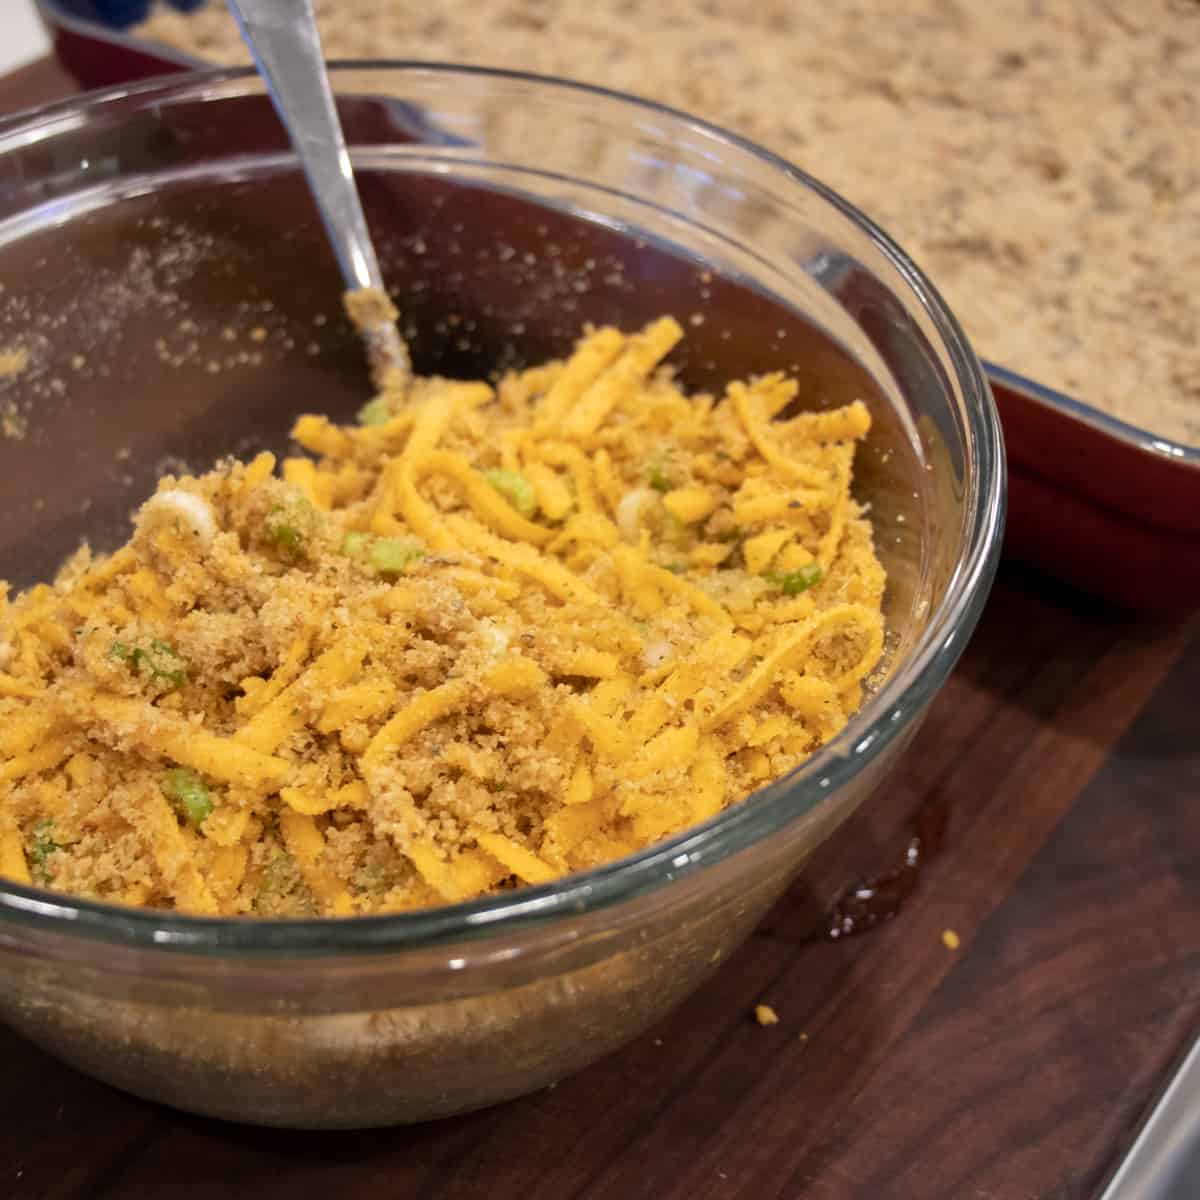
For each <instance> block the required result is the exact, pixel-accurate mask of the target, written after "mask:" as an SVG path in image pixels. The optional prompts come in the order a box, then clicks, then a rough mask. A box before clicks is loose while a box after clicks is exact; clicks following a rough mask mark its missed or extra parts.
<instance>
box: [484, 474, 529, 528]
mask: <svg viewBox="0 0 1200 1200" xmlns="http://www.w3.org/2000/svg"><path fill="white" fill-rule="evenodd" d="M483 477H484V479H486V480H487V481H488V483H490V484H491V485H492V487H494V488H495V489H496V491H498V492H499V493H500V495H502V496H503V497H504V498H505V500H507V501H508V502H509V504H511V505H512V506H513V508H515V509H516V510H517V512H519V513H520V514H521V516H523V517H532V516H533V514H534V513H535V512H537V496H536V495H535V494H534V490H533V484H531V483H530V482H529V480H528V479H526V478H525V476H524V475H522V474H521V473H520V472H518V471H500V470H496V471H484V473H483Z"/></svg>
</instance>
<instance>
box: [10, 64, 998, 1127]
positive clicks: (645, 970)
mask: <svg viewBox="0 0 1200 1200" xmlns="http://www.w3.org/2000/svg"><path fill="white" fill-rule="evenodd" d="M335 87H336V89H337V91H338V94H339V98H340V99H339V102H340V105H341V109H342V115H343V119H344V121H345V124H346V128H347V132H348V136H349V140H350V142H351V144H352V146H353V148H354V149H353V156H354V160H355V164H356V167H357V170H358V172H359V177H360V180H361V190H362V193H363V198H364V203H365V207H366V210H367V213H368V216H369V219H370V221H371V224H372V227H373V229H374V231H375V233H376V236H377V239H378V243H379V247H380V250H381V257H382V260H383V263H384V273H385V276H386V277H387V279H388V280H389V282H390V284H391V285H392V287H393V288H394V290H395V293H396V295H397V297H398V299H399V301H400V306H401V308H402V310H403V312H404V318H405V322H406V325H407V329H406V332H407V334H408V336H409V337H410V339H411V341H412V344H413V348H414V351H415V359H416V365H417V367H418V369H419V370H421V371H423V372H432V371H437V372H440V373H443V374H448V375H454V376H475V377H478V376H479V375H481V374H486V373H487V372H490V371H495V370H497V369H502V368H503V367H505V366H508V365H517V364H520V363H524V362H527V361H532V360H537V359H540V358H544V357H546V356H549V355H557V354H561V353H563V352H564V351H565V350H566V349H567V348H568V347H569V346H570V344H571V342H572V340H573V339H574V338H575V337H576V336H577V335H578V333H579V331H580V328H581V326H582V325H583V324H584V323H585V322H589V321H590V322H594V323H601V322H615V323H619V324H620V325H622V326H623V327H625V328H631V327H634V326H637V325H638V324H640V323H642V322H644V321H646V320H648V319H649V318H651V317H653V316H656V315H659V314H661V313H667V312H669V313H673V314H675V315H677V316H678V317H679V318H680V319H681V320H682V321H683V323H684V325H685V328H686V329H687V331H688V339H687V342H686V345H685V346H684V347H683V348H682V350H681V351H680V352H678V353H677V354H676V355H675V357H674V360H673V361H675V362H676V363H677V365H678V367H679V370H680V373H681V375H682V377H683V379H684V381H685V382H686V383H687V384H689V385H691V386H696V387H706V386H717V385H719V383H720V382H721V381H723V380H725V379H728V378H730V377H732V376H737V375H745V374H747V373H756V372H761V371H766V370H772V369H776V368H783V369H787V370H791V371H793V372H794V373H795V374H796V375H798V376H799V378H800V381H801V384H802V389H803V395H804V396H805V398H806V403H807V404H809V405H811V406H816V407H819V406H824V405H835V404H839V403H843V402H845V401H847V400H849V399H852V398H854V397H862V398H863V399H865V400H866V401H867V402H868V403H869V404H870V406H871V408H872V409H873V412H874V416H875V426H874V430H873V432H872V434H871V438H870V440H869V442H868V444H867V446H866V448H865V450H864V451H863V453H862V454H861V456H860V464H859V468H858V476H857V481H856V489H857V491H858V493H859V495H860V497H861V498H863V499H865V500H869V501H870V503H871V506H872V514H873V519H874V521H875V525H876V531H877V539H878V544H879V549H880V553H881V556H882V558H883V560H884V563H885V566H886V567H887V569H888V572H889V576H890V584H889V590H888V596H887V602H886V604H887V619H888V623H889V630H890V633H889V643H888V651H887V655H886V659H885V664H884V666H883V668H882V670H881V671H880V672H879V675H878V678H877V680H876V681H875V685H874V687H873V689H872V694H871V696H870V698H869V700H868V702H867V704H866V705H865V707H864V708H863V710H862V711H861V713H860V714H859V715H858V716H856V717H855V719H854V720H853V721H852V722H851V723H850V725H849V726H848V727H847V729H846V730H845V731H844V733H843V734H842V735H841V736H840V737H839V738H838V739H837V740H836V741H835V742H833V743H832V744H831V745H829V746H828V747H826V748H825V749H823V750H822V751H821V752H820V753H819V754H817V755H815V756H814V757H813V758H812V759H811V760H810V761H808V762H807V763H806V764H804V766H803V767H802V768H800V769H799V770H797V771H795V772H794V773H792V774H791V775H789V776H787V777H786V778H784V779H781V780H778V781H777V782H775V783H773V784H771V785H770V786H768V787H766V788H764V789H762V790H761V791H760V792H758V793H756V794H755V795H754V796H753V797H751V798H750V799H748V800H747V801H746V802H745V803H744V804H741V805H739V806H737V807H735V808H733V809H731V810H729V811H727V812H724V813H722V814H721V815H719V816H718V817H716V818H714V819H713V820H711V821H709V822H708V823H707V824H705V825H702V826H700V827H698V828H695V829H693V830H691V831H689V832H687V833H685V834H683V835H680V836H678V837H675V838H672V839H671V840H670V841H667V842H663V843H662V844H659V845H655V846H653V847H651V848H650V849H648V850H646V851H644V852H642V853H640V854H637V855H634V856H632V857H630V858H626V859H623V860H621V861H619V862H614V863H612V864H611V865H609V866H606V867H603V868H601V869H599V870H595V871H591V872H588V873H586V874H579V875H574V876H571V877H568V878H565V879H563V880H560V881H558V882H556V883H554V884H552V885H547V886H542V887H531V888H526V889H524V890H521V891H516V892H510V893H506V894H505V895H503V896H493V897H488V898H486V899H482V900H478V901H475V902H472V903H469V904H462V905H456V906H452V907H445V908H439V909H433V910H429V911H423V912H414V913H406V914H402V915H397V916H389V917H363V918H354V919H349V920H344V921H335V920H307V921H269V922H268V921H258V920H240V919H238V920H234V919H201V918H195V917H186V916H178V915H173V914H169V913H163V912H158V911H150V910H138V909H120V908H114V907H109V906H106V905H103V904H97V903H91V902H88V901H84V900H76V899H72V898H70V897H67V896H64V895H60V894H55V893H51V892H47V891H43V890H40V889H37V888H29V887H21V886H18V885H15V884H6V885H4V886H3V887H0V1014H2V1015H3V1016H4V1017H5V1018H6V1019H7V1020H8V1021H9V1022H11V1024H12V1025H13V1026H14V1027H16V1028H17V1029H19V1030H21V1031H22V1032H24V1033H25V1034H27V1035H28V1036H29V1037H30V1038H32V1039H33V1040H34V1041H36V1042H38V1043H39V1044H40V1045H42V1046H44V1047H45V1048H46V1049H48V1050H49V1051H51V1052H52V1053H54V1054H57V1055H59V1056H60V1057H62V1058H64V1059H66V1060H67V1061H69V1062H71V1063H73V1064H75V1065H76V1066H78V1067H79V1068H80V1069H81V1070H84V1071H87V1072H89V1073H91V1074H93V1075H96V1076H98V1077H100V1078H101V1079H104V1080H107V1081H109V1082H110V1083H113V1084H115V1085H117V1086H118V1087H122V1088H125V1089H128V1090H129V1091H131V1092H135V1093H138V1094H139V1095H142V1096H146V1097H149V1098H152V1099H155V1100H159V1101H163V1102H165V1103H168V1104H172V1105H175V1106H177V1107H180V1108H184V1109H189V1110H192V1111H194V1112H199V1113H206V1114H211V1115H215V1116H220V1117H226V1118H231V1119H234V1120H240V1121H249V1122H258V1123H262V1124H270V1125H282V1126H299V1127H352V1126H366V1125H372V1124H385V1123H391V1122H401V1121H414V1120H420V1119H423V1118H428V1117H435V1116H442V1115H446V1114H449V1113H455V1112H461V1111H464V1110H467V1109H471V1108H475V1107H480V1106H483V1105H487V1104H491V1103H495V1102H496V1101H499V1100H503V1099H505V1098H508V1097H512V1096H516V1095H519V1094H520V1093H523V1092H527V1091H529V1090H531V1089H533V1088H537V1087H539V1086H541V1085H544V1084H548V1083H550V1082H552V1081H554V1080H555V1079H558V1078H560V1077H562V1076H564V1075H566V1074H567V1073H569V1072H571V1071H574V1070H577V1069H578V1068H580V1067H582V1066H583V1065H585V1064H586V1063H588V1062H590V1061H592V1060H594V1059H596V1058H598V1057H599V1056H601V1055H603V1054H605V1053H607V1052H609V1051H611V1050H613V1049H615V1048H616V1047H618V1046H620V1045H621V1044H622V1043H624V1042H626V1041H628V1040H629V1039H630V1038H632V1037H634V1036H635V1035H636V1034H638V1033H639V1032H640V1031H641V1030H643V1029H645V1028H646V1027H647V1026H648V1025H650V1024H651V1023H652V1022H653V1021H655V1020H656V1019H658V1018H659V1017H660V1016H662V1015H663V1014H664V1013H665V1012H666V1011H667V1010H668V1009H670V1008H671V1007H672V1006H673V1005H674V1004H676V1003H677V1002H678V1001H679V1000H680V999H681V998H682V997H683V996H685V995H686V994H687V993H688V992H690V991H691V990H692V989H694V988H695V987H697V986H698V985H699V984H700V983H701V982H702V981H703V979H704V978H705V977H706V976H707V975H708V974H709V973H710V972H712V971H714V970H715V969H716V968H717V967H718V965H719V964H720V963H721V962H722V960H723V959H725V958H726V957H727V956H728V955H729V954H730V953H731V951H732V950H733V949H734V948H735V947H736V946H737V945H738V943H739V942H740V941H741V940H742V939H743V938H745V937H746V935H747V934H748V933H749V932H750V930H751V929H752V928H753V927H754V925H755V924H756V922H757V921H758V920H759V919H760V917H761V916H762V914H763V913H764V912H765V911H766V909H767V908H768V906H769V905H770V904H771V903H772V902H773V901H774V900H775V899H776V898H777V897H778V896H779V895H780V894H781V892H782V891H783V890H784V889H785V888H786V887H787V886H788V884H789V882H790V881H791V880H792V879H794V878H795V877H796V875H797V874H798V873H799V872H801V871H803V868H804V865H805V862H806V860H807V859H808V857H809V856H810V854H811V853H812V851H813V850H814V848H815V847H817V846H818V845H819V844H820V843H821V842H822V841H823V840H824V839H825V838H827V837H828V836H829V834H830V833H831V832H832V831H833V830H834V829H835V828H836V827H837V826H838V824H839V823H840V822H842V821H843V820H844V819H845V818H846V817H847V816H848V815H849V814H850V813H851V812H852V811H853V810H854V809H855V808H856V807H857V806H858V805H859V804H860V803H862V802H863V801H864V800H865V799H866V798H867V796H868V795H869V794H870V792H871V791H872V789H873V788H875V787H876V786H877V785H878V784H879V783H880V781H881V780H883V779H884V778H885V777H886V776H887V774H888V772H889V771H890V770H891V769H892V767H893V765H894V763H895V760H896V757H897V755H898V754H899V753H900V752H901V749H902V748H903V747H904V745H905V744H906V743H907V742H908V741H909V739H910V738H911V736H912V734H913V733H914V731H915V729H916V727H917V725H918V723H919V721H920V718H921V716H922V714H923V712H924V711H925V709H926V707H927V706H928V704H929V702H930V700H931V699H932V698H933V696H934V695H935V694H936V693H937V691H938V689H939V688H940V687H941V685H942V684H943V682H944V681H945V679H946V676H947V674H948V672H949V671H950V669H951V667H952V666H953V664H954V662H955V660H956V659H957V657H958V655H959V653H960V652H961V650H962V647H963V644H964V642H965V641H966V639H967V637H968V635H969V634H970V632H971V629H972V628H973V626H974V624H975V622H976V619H977V617H978V615H979V611H980V608H981V607H982V605H983V602H984V598H985V596H986V593H987V590H988V587H989V585H990V582H991V578H992V574H993V572H994V569H995V565H996V559H997V556H998V552H999V545H1000V536H1001V526H1002V520H1003V505H1004V460H1003V453H1002V445H1001V435H1000V429H999V425H998V423H997V419H996V413H995V411H994V408H993V405H992V401H991V398H990V396H989V393H988V389H987V385H986V383H985V382H984V378H983V376H982V374H981V372H980V369H979V365H978V363H977V362H976V360H975V357H974V355H973V354H972V352H971V350H970V348H969V346H968V345H967V342H966V340H965V338H964V337H963V334H962V331H961V330H960V329H959V327H958V325H957V323H956V322H955V320H954V318H953V317H952V316H951V314H950V313H949V312H948V311H947V310H946V308H945V306H944V305H943V304H942V302H941V300H940V299H939V297H938V295H937V293H936V291H935V290H934V288H933V287H932V286H931V285H930V284H929V282H928V281H927V280H926V279H925V278H924V277H923V276H922V275H921V273H920V272H919V271H918V270H917V269H916V267H914V266H913V264H912V263H911V262H910V261H909V260H908V259H907V258H905V257H904V255H903V254H902V253H901V251H900V250H899V249H897V247H896V246H895V245H894V244H893V243H892V242H890V241H889V240H888V238H887V237H886V236H885V235H884V234H883V233H881V232H880V231H879V230H878V229H876V228H875V227H874V226H873V225H872V224H871V223H870V222H869V221H868V220H867V219H866V218H865V217H863V216H862V215H861V214H860V213H858V212H856V211H855V210H854V209H853V208H851V207H850V206H849V205H848V204H846V203H845V202H844V201H842V200H841V199H839V198H838V197H837V196H835V195H833V194H832V193H831V192H829V191H828V190H827V189H825V188H824V187H822V186H821V185H820V184H819V183H817V182H816V181H814V180H812V179H810V178H809V177H807V176H806V175H804V174H802V173H801V172H799V171H797V170H795V169H793V168H791V167H789V166H788V165H787V164H786V163H784V162H782V161H780V160H779V159H777V158H774V157H772V156H771V155H769V154H766V153H764V152H763V151H761V150H758V149H756V148H755V147H754V146H751V145H749V144H747V143H746V142H744V141H741V140H739V139H738V138H736V137H733V136H730V135H728V134H725V133H722V132H721V131H719V130H717V129H714V128H712V127H711V126H708V125H705V124H703V123H701V122H699V121H694V120H691V119H689V118H688V117H686V116H683V115H681V114H678V113H675V112H671V111H668V110H666V109H663V108H660V107H657V106H654V105H651V104H644V103H641V102H638V101H636V100H632V99H629V98H627V97H623V96H619V95H615V94H612V93H608V92H604V91H601V90H596V89H592V88H585V87H579V86H575V85H573V84H570V83H565V82H562V81H557V80H548V79H538V78H532V77H526V76H520V75H512V74H504V73H500V72H490V71H484V70H471V69H464V68H457V67H449V66H431V65H423V64H382V63H364V64H345V65H342V66H339V67H338V68H337V70H336V72H335ZM0 279H3V281H4V285H5V286H4V290H3V291H0V349H14V348H21V349H24V350H25V351H26V355H27V364H26V367H25V369H24V371H23V372H21V373H20V374H18V375H16V376H10V377H6V378H4V379H0V410H3V416H4V420H5V423H6V428H7V430H8V432H9V433H10V434H12V433H17V434H21V435H22V436H20V437H11V436H10V437H8V438H0V576H2V577H4V578H7V579H8V580H9V581H10V582H11V583H12V584H13V585H14V586H17V587H22V586H26V585H28V584H30V583H32V582H34V581H35V580H37V579H39V578H45V577H46V576H47V575H49V574H50V573H51V572H52V571H53V569H54V567H55V565H56V563H57V562H58V561H59V560H60V559H61V558H62V557H63V556H64V555H65V554H66V553H68V552H69V551H70V550H71V549H73V548H74V547H75V546H76V545H77V544H78V542H79V540H80V539H81V538H83V537H88V538H90V539H91V540H92V542H93V544H94V545H97V546H99V547H100V548H102V549H106V548H112V547H113V546H115V545H116V544H117V543H118V542H119V541H120V540H121V539H122V537H123V536H124V534H125V532H126V531H127V529H128V517H129V512H130V510H131V509H132V508H133V507H134V505H135V504H136V503H137V502H138V500H139V499H140V498H142V497H144V496H145V495H146V494H147V493H148V491H149V490H150V488H151V487H152V484H153V480H154V478H155V477H156V476H157V475H158V474H159V473H161V472H162V471H163V470H164V469H169V468H172V467H174V468H178V466H179V464H180V463H184V464H191V465H193V466H195V467H197V468H205V467H207V466H209V465H211V463H212V461H213V460H214V459H215V458H216V457H218V456H220V455H222V454H225V453H229V452H233V453H237V454H247V453H251V452H253V451H255V450H258V449H261V448H264V447H268V448H275V449H279V448H281V447H283V446H284V445H285V444H286V439H287V431H288V428H289V426H290V424H291V420H292V418H293V417H294V416H295V415H296V414H297V413H298V412H300V411H303V410H313V409H316V410H318V411H325V412H329V413H331V414H332V415H333V416H334V417H339V418H343V419H346V418H349V416H350V415H351V414H352V413H353V411H354V410H355V409H356V408H357V407H358V406H359V405H360V404H361V403H362V402H363V400H364V399H365V398H366V396H367V395H368V385H367V380H366V374H365V368H364V365H363V362H362V353H361V347H360V346H359V344H358V343H357V341H356V339H355V338H354V335H353V333H352V331H351V330H350V329H349V327H348V326H347V325H346V323H345V321H344V320H343V319H342V318H341V316H340V311H339V292H340V282H339V280H338V278H337V276H336V272H335V269H334V265H333V262H332V259H331V256H330V254H329V252H328V250H327V249H326V247H325V245H324V242H323V240H322V236H321V231H320V226H319V223H318V221H317V219H316V217H315V215H314V213H313V210H312V207H311V204H310V202H309V199H308V196H307V193H306V191H305V188H304V185H303V182H302V179H301V177H300V175H299V173H298V170H297V168H296V164H295V161H294V159H293V157H292V155H291V154H290V152H289V150H288V147H287V143H286V140H285V138H284V135H283V133H282V131H281V129H280V126H279V124H278V122H277V120H276V118H275V115H274V112H273V110H272V109H271V106H270V103H269V102H268V100H267V99H266V97H265V96H264V94H263V90H262V87H261V84H260V82H259V80H258V79H257V77H256V76H255V75H253V74H250V73H246V72H221V73H205V74H198V75H192V76H184V77H173V78H171V79H170V80H168V81H166V82H157V83H151V84H148V85H139V86H135V87H130V88H125V89H121V90H115V91H110V92H107V93H102V94H98V95H93V96H85V97H83V98H81V99H79V100H77V101H70V102H67V103H64V104H60V105H57V106H55V107H52V108H48V109H45V110H42V111H39V112H35V113H31V114H26V115H23V116H19V117H16V118H13V119H12V120H9V121H7V122H6V123H4V124H3V125H0Z"/></svg>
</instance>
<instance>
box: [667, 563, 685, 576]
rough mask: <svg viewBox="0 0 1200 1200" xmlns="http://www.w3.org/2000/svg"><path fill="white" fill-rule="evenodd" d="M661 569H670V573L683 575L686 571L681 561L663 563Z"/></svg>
mask: <svg viewBox="0 0 1200 1200" xmlns="http://www.w3.org/2000/svg"><path fill="white" fill-rule="evenodd" d="M663 569H664V570H667V571H670V572H671V574H672V575H683V574H684V573H685V572H686V571H687V567H685V566H684V565H683V563H665V564H664V567H663Z"/></svg>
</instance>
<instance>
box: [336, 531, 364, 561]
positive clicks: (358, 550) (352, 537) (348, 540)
mask: <svg viewBox="0 0 1200 1200" xmlns="http://www.w3.org/2000/svg"><path fill="white" fill-rule="evenodd" d="M370 541H371V537H370V534H366V533H348V534H346V536H345V538H344V539H343V541H342V553H343V554H345V555H346V556H347V557H349V558H362V556H363V555H364V554H366V552H367V546H368V545H369V544H370Z"/></svg>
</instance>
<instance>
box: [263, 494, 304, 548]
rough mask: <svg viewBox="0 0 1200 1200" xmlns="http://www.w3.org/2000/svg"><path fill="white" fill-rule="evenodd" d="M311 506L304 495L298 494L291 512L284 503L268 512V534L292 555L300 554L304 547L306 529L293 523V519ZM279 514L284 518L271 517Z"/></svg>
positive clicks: (276, 543)
mask: <svg viewBox="0 0 1200 1200" xmlns="http://www.w3.org/2000/svg"><path fill="white" fill-rule="evenodd" d="M311 507H312V506H311V505H310V504H309V503H308V501H307V500H305V499H304V497H303V496H298V497H297V498H296V501H295V503H294V504H293V505H292V506H291V513H289V512H288V510H287V509H285V508H284V506H283V505H282V504H276V505H274V506H273V507H272V508H271V509H270V510H269V511H268V513H267V536H268V537H269V538H270V539H271V541H272V542H274V543H275V545H276V546H278V547H279V549H280V550H282V551H283V552H284V553H285V554H287V555H289V556H290V557H293V558H294V557H296V556H298V555H299V554H300V552H301V551H302V550H303V549H304V531H303V530H302V529H301V527H300V526H299V525H296V524H293V521H294V520H295V519H296V517H299V516H302V515H303V514H304V513H305V512H306V511H307V510H310V509H311ZM279 514H282V515H283V519H282V520H277V521H273V520H271V519H270V518H272V517H275V516H277V515H279Z"/></svg>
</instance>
